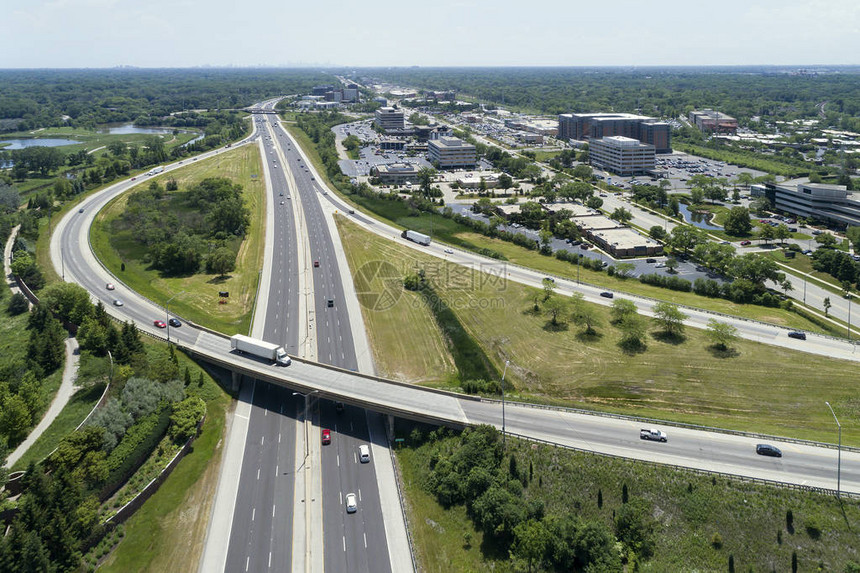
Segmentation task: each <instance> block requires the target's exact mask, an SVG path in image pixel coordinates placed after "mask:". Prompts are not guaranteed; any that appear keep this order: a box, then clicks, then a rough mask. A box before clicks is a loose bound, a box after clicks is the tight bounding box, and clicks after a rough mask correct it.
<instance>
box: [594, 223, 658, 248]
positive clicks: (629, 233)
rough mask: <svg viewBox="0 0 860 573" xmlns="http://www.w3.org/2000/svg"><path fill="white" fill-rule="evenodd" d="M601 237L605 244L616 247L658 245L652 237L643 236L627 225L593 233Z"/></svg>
mask: <svg viewBox="0 0 860 573" xmlns="http://www.w3.org/2000/svg"><path fill="white" fill-rule="evenodd" d="M594 234H595V235H596V236H598V237H600V238H602V239H603V240H604V241H606V243H607V244H609V245H612V246H613V247H615V248H616V249H619V250H621V249H633V248H635V247H640V246H643V245H645V246H654V247H656V246H658V245H659V244H660V243H658V242H657V241H655V240H654V239H649V238H648V237H644V236H642V235H640V234H639V233H637V232H636V231H634V230H633V229H631V228H629V227H621V228H617V229H604V230H600V231H597V232H596V233H594Z"/></svg>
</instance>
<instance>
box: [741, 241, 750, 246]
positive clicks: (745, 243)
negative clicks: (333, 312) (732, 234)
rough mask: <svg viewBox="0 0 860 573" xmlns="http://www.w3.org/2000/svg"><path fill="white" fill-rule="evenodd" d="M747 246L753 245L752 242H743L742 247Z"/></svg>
mask: <svg viewBox="0 0 860 573" xmlns="http://www.w3.org/2000/svg"><path fill="white" fill-rule="evenodd" d="M747 245H752V241H741V246H742V247H746V246H747Z"/></svg>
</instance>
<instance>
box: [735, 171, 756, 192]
mask: <svg viewBox="0 0 860 573" xmlns="http://www.w3.org/2000/svg"><path fill="white" fill-rule="evenodd" d="M735 183H737V184H738V185H740V186H741V187H746V188H749V186H750V185H752V183H753V176H752V174H751V173H748V172H746V171H741V172H740V173H738V175H737V177H735Z"/></svg>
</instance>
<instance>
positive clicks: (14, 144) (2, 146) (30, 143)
mask: <svg viewBox="0 0 860 573" xmlns="http://www.w3.org/2000/svg"><path fill="white" fill-rule="evenodd" d="M78 143H80V141H75V140H73V139H54V138H49V137H46V138H44V139H39V138H35V137H34V138H28V139H0V150H2V151H9V150H10V149H24V148H25V147H40V146H41V147H61V146H63V145H75V144H78Z"/></svg>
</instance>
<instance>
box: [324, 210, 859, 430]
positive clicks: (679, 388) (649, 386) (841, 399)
mask: <svg viewBox="0 0 860 573" xmlns="http://www.w3.org/2000/svg"><path fill="white" fill-rule="evenodd" d="M339 227H340V230H341V236H342V239H343V241H344V245H345V248H346V250H347V253H348V258H349V260H350V265H351V266H352V272H353V273H354V274H355V272H356V267H357V266H359V265H360V264H364V263H366V262H367V261H386V262H388V263H391V264H393V265H394V266H395V267H396V268H400V269H404V274H406V272H407V271H406V269H410V271H408V272H414V269H417V268H424V269H425V270H426V272H427V276H428V278H430V279H431V280H432V281H433V284H434V288H435V290H436V292H437V293H438V294H439V295H440V296H441V297H443V298H444V300H445V302H446V303H447V304H448V305H449V307H450V308H452V309H454V310H455V312H456V314H457V317H458V319H459V320H460V322H461V323H462V324H463V326H464V328H465V329H466V330H467V331H468V332H469V334H470V335H471V336H472V337H473V338H474V339H475V340H476V341H477V342H478V343H479V344H480V345H481V347H482V348H483V350H484V352H485V353H486V354H487V356H488V357H489V358H490V359H491V360H492V361H493V362H494V364H495V366H496V367H497V369H498V370H499V371H501V370H502V368H503V367H504V362H505V360H510V361H511V364H510V367H509V368H508V371H507V378H506V382H507V386H508V389H509V392H510V393H511V397H512V398H517V399H522V400H528V401H536V402H544V403H552V404H564V405H569V406H578V407H586V408H593V409H599V410H605V411H612V412H621V413H628V414H636V415H642V416H649V417H655V418H662V419H669V420H675V421H683V422H690V423H697V424H705V425H712V426H719V427H724V428H732V429H738V430H749V431H758V432H766V433H774V434H780V435H787V436H794V437H798V438H806V439H817V440H825V441H833V442H835V441H836V432H835V429H834V426H833V418H832V416H831V415H830V412H829V410H828V409H827V407H826V406H825V405H824V402H825V400H827V401H829V402H830V403H831V404H832V405H833V407H834V409H835V410H836V413H837V415H838V416H839V418H840V421H841V422H842V424H843V430H844V431H843V434H844V435H843V440H844V441H845V442H846V443H852V444H855V445H860V428H858V425H857V422H858V420H860V377H858V376H857V372H858V367H857V364H855V363H851V362H845V361H838V360H833V359H828V358H826V357H822V356H815V355H812V354H805V353H800V352H794V351H791V350H787V349H782V348H777V347H773V346H768V345H764V344H758V343H753V342H748V341H738V342H737V343H736V344H735V345H734V346H735V350H736V352H735V353H733V354H732V355H730V356H725V355H723V354H720V353H717V352H715V351H714V350H713V349H711V348H710V342H709V341H708V339H707V337H706V333H705V332H704V331H700V330H697V329H693V328H688V329H687V330H686V336H685V338H684V339H683V340H682V341H664V340H663V339H662V338H661V337H660V336H659V332H660V331H659V329H658V328H657V327H656V326H652V327H651V328H650V332H649V335H648V337H647V347H646V349H645V350H644V351H642V352H639V353H626V352H624V351H622V349H621V348H620V347H619V345H618V342H619V338H620V337H619V331H618V329H617V328H615V327H614V326H612V325H611V324H610V321H609V312H608V309H607V308H606V307H602V306H597V307H596V308H597V313H598V315H599V317H600V321H601V324H600V325H599V326H598V327H597V332H598V334H597V336H590V337H586V336H584V335H583V334H582V328H581V327H579V326H575V325H573V324H569V323H568V324H567V325H565V326H564V327H562V328H561V329H560V330H559V329H554V328H549V327H548V318H547V316H546V315H544V314H543V313H542V312H538V313H535V312H534V311H533V300H534V296H535V294H536V293H537V292H538V291H537V290H536V289H533V288H529V287H524V286H521V285H519V284H515V283H512V282H507V283H505V282H504V281H502V283H501V284H500V282H499V281H498V280H495V279H493V278H492V277H487V276H486V275H480V274H479V273H476V274H475V275H471V273H468V272H465V271H463V269H462V268H461V267H458V266H456V265H447V264H445V263H444V261H442V260H441V259H438V258H435V257H432V256H429V255H425V254H422V253H420V252H418V251H415V250H414V249H409V248H407V247H402V246H400V245H397V244H395V243H393V242H391V241H387V240H384V239H382V238H379V237H377V236H376V235H373V234H371V233H368V232H366V231H363V230H361V229H360V228H359V227H358V226H356V225H355V224H353V223H351V222H348V221H340V223H339ZM414 296H415V295H413V294H412V293H408V292H405V291H404V292H402V294H401V295H400V298H399V300H398V301H397V303H396V304H395V305H394V306H393V307H392V308H391V309H389V310H387V311H384V312H368V311H367V310H366V309H365V311H364V316H365V322H366V324H367V328H368V330H369V331H370V338H371V343H372V345H373V347H374V355H375V357H376V360H377V364H378V365H379V367H380V369H381V371H382V373H383V374H386V375H390V376H395V377H399V378H401V379H404V380H420V379H421V378H422V377H424V378H426V379H428V380H439V379H443V378H445V377H442V376H438V375H437V371H438V370H437V369H438V368H439V366H438V365H439V364H449V363H450V362H449V361H450V357H449V356H448V354H447V353H446V352H445V351H444V350H442V348H443V346H442V343H443V341H444V339H442V335H441V333H440V332H439V331H438V328H437V327H436V326H435V323H434V322H433V319H432V316H431V315H430V314H429V313H428V312H427V311H426V309H424V311H423V313H421V312H419V311H416V310H414V306H415V305H414ZM556 296H558V295H556ZM418 307H419V308H420V305H418ZM428 368H430V369H432V370H428ZM449 371H450V370H449ZM404 372H405V373H408V375H405V376H404V375H402V374H400V373H404Z"/></svg>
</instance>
